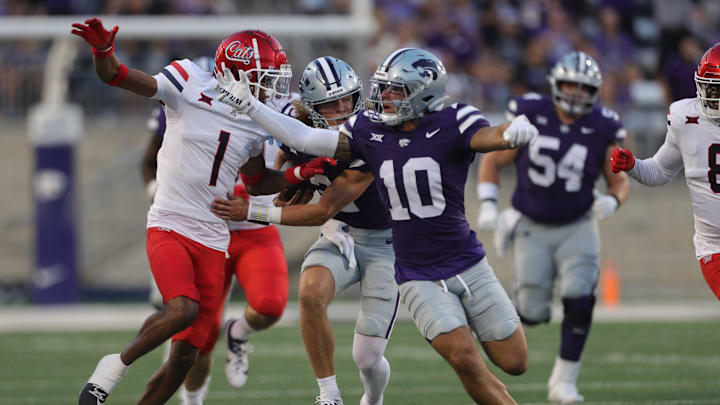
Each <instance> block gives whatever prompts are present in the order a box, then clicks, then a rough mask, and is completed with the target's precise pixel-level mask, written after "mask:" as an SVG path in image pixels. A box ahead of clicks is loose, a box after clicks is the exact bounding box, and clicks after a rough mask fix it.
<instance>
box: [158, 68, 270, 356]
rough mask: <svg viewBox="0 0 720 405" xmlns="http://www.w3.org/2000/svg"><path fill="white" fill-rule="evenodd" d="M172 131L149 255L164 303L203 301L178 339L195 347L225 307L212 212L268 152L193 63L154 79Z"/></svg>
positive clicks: (222, 244) (220, 224) (220, 248)
mask: <svg viewBox="0 0 720 405" xmlns="http://www.w3.org/2000/svg"><path fill="white" fill-rule="evenodd" d="M154 77H155V80H156V82H157V87H158V90H157V93H156V94H155V95H154V96H153V99H155V100H158V101H160V102H162V104H163V105H164V109H165V115H166V118H167V129H166V131H165V137H164V140H163V144H162V147H161V148H160V151H159V152H158V168H157V181H158V190H157V193H156V194H155V199H154V202H153V205H152V206H151V207H150V211H149V212H148V222H147V228H148V230H147V254H148V260H149V262H150V268H151V270H152V273H153V277H154V279H155V282H156V283H157V286H158V288H159V290H160V292H161V294H162V296H163V301H164V303H167V302H168V301H169V300H171V299H173V298H175V297H178V296H185V297H187V298H190V299H192V300H194V301H196V302H198V316H197V318H196V319H195V321H194V322H193V324H192V325H190V327H188V328H187V329H185V330H183V331H181V332H179V333H177V334H176V335H175V336H173V340H184V341H186V342H188V343H189V344H191V345H193V346H196V347H203V346H205V345H206V344H207V342H208V339H213V340H214V337H213V336H212V335H213V328H214V327H215V323H216V317H217V313H218V311H219V309H220V308H222V304H223V299H224V295H223V287H224V282H225V254H226V252H227V249H228V245H229V243H230V234H229V232H228V226H227V223H226V222H225V221H224V220H222V219H220V218H218V217H216V216H215V215H214V214H213V213H212V212H210V204H211V203H212V202H213V200H214V199H215V198H216V197H225V196H226V194H227V192H228V191H231V190H232V189H233V187H234V186H235V179H236V177H237V174H238V172H239V170H240V167H241V166H243V165H244V164H245V163H246V162H247V161H248V159H249V158H250V157H253V156H258V155H259V154H261V153H262V151H263V142H264V140H265V139H266V136H265V132H264V131H263V130H262V129H261V128H260V127H259V126H257V125H256V124H255V123H253V122H252V121H251V120H250V119H249V118H248V117H247V116H244V115H241V114H238V113H237V112H236V111H235V110H234V109H233V108H232V107H230V106H228V105H225V104H223V103H219V102H217V101H216V100H217V97H218V93H217V91H216V90H215V84H216V80H215V78H214V77H213V75H212V73H209V72H206V71H205V70H203V69H201V68H200V67H199V66H197V65H195V64H194V63H192V62H191V61H190V60H187V59H184V60H182V61H174V62H172V63H171V64H170V65H168V66H166V67H165V68H164V69H162V71H161V72H160V73H159V74H157V75H155V76H154Z"/></svg>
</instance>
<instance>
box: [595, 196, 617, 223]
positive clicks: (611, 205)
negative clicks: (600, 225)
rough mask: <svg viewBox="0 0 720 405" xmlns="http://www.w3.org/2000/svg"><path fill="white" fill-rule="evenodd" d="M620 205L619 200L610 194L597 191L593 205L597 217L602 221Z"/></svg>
mask: <svg viewBox="0 0 720 405" xmlns="http://www.w3.org/2000/svg"><path fill="white" fill-rule="evenodd" d="M617 207H618V200H617V198H615V197H614V196H612V195H610V194H600V193H595V202H594V203H593V205H592V212H593V215H594V216H595V218H597V219H598V220H600V221H602V220H603V219H607V218H608V217H609V216H610V215H612V214H614V213H615V211H616V210H617Z"/></svg>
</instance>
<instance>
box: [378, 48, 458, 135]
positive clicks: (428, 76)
mask: <svg viewBox="0 0 720 405" xmlns="http://www.w3.org/2000/svg"><path fill="white" fill-rule="evenodd" d="M447 80H448V77H447V71H446V70H445V66H444V65H443V64H442V62H441V61H440V59H438V58H437V57H436V56H435V55H433V54H432V53H430V52H428V51H425V50H422V49H418V48H402V49H398V50H396V51H393V52H392V53H391V54H390V55H388V56H387V57H386V58H385V59H383V61H382V62H380V65H379V66H378V68H377V70H376V71H375V73H374V74H373V75H372V77H371V78H370V94H369V95H368V98H367V103H368V113H369V116H370V119H371V120H372V121H375V122H382V123H384V124H387V125H398V124H400V123H402V122H403V121H407V120H411V119H413V118H418V117H422V116H423V115H425V114H426V113H427V112H432V111H438V110H440V109H442V107H443V105H444V102H445V100H447V96H444V94H445V84H446V83H447ZM388 87H394V88H396V90H398V91H403V92H404V94H405V96H404V98H402V99H401V100H394V101H392V102H389V101H385V102H383V100H382V96H383V92H384V91H386V90H387V89H388ZM390 104H392V105H393V106H394V107H395V111H394V112H392V113H390V112H386V111H385V108H386V105H390Z"/></svg>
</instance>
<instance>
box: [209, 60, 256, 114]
mask: <svg viewBox="0 0 720 405" xmlns="http://www.w3.org/2000/svg"><path fill="white" fill-rule="evenodd" d="M221 67H222V72H217V73H216V74H215V78H216V79H217V81H218V83H217V85H216V86H215V88H216V89H217V90H218V91H219V92H220V96H219V97H218V101H220V102H221V103H225V104H227V105H229V106H230V107H232V108H234V109H236V110H237V112H239V113H241V114H248V113H250V111H251V110H252V107H253V105H252V104H253V101H255V97H253V95H252V93H251V92H250V85H249V84H248V79H247V76H246V75H245V72H240V74H239V75H238V76H240V77H239V79H236V78H235V75H233V74H232V72H231V71H230V69H228V68H227V67H225V63H223V64H222V65H221Z"/></svg>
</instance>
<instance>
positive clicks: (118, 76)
mask: <svg viewBox="0 0 720 405" xmlns="http://www.w3.org/2000/svg"><path fill="white" fill-rule="evenodd" d="M129 71H130V69H128V67H127V66H125V64H124V63H121V64H120V67H119V68H118V71H117V73H115V76H113V78H112V79H110V81H109V82H107V84H108V85H110V86H118V85H120V83H122V82H124V81H125V79H126V78H127V75H128V72H129Z"/></svg>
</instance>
